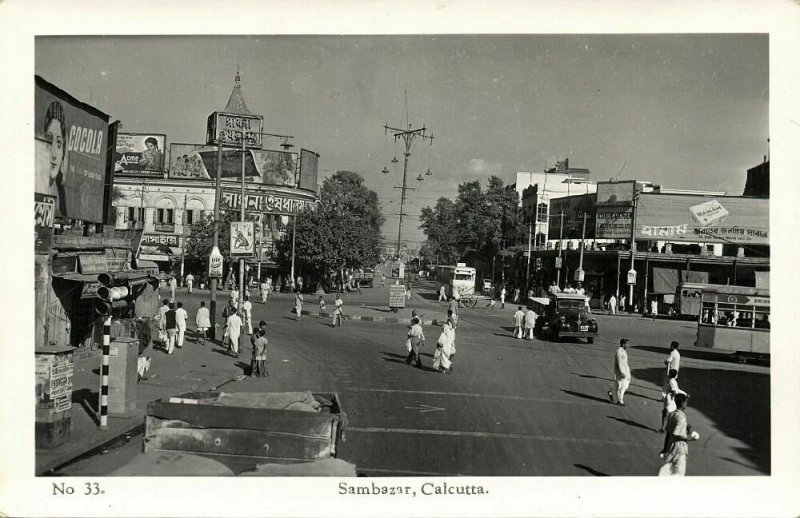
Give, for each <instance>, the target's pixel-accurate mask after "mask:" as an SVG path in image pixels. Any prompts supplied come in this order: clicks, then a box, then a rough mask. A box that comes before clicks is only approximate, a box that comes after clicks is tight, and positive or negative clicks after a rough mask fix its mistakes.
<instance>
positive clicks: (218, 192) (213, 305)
mask: <svg viewBox="0 0 800 518" xmlns="http://www.w3.org/2000/svg"><path fill="white" fill-rule="evenodd" d="M221 179H222V143H221V142H220V143H218V144H217V175H216V184H215V187H214V236H213V241H212V247H211V250H212V255H213V251H214V250H216V251H217V253H219V201H220V198H221V197H222V183H221V181H220V180H221ZM209 281H210V282H211V300H210V302H209V306H210V307H209V308H208V312H209V313H210V315H211V322H210V323H211V332H212V333H214V339H215V340H216V338H217V327H216V326H217V285H218V284H219V278H218V277H212V278H210V279H209Z"/></svg>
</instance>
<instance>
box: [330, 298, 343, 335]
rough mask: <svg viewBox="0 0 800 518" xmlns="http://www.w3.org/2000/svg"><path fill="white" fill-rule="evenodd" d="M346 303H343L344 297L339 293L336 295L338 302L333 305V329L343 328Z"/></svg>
mask: <svg viewBox="0 0 800 518" xmlns="http://www.w3.org/2000/svg"><path fill="white" fill-rule="evenodd" d="M342 306H344V302H342V296H341V295H339V294H338V293H337V294H336V300H335V301H334V303H333V322H331V327H336V326H337V325H338V326H339V327H342V317H344V309H343V308H342Z"/></svg>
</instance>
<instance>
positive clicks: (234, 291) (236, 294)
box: [231, 286, 239, 308]
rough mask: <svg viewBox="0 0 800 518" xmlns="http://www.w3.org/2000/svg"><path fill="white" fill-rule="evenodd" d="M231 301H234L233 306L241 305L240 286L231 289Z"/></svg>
mask: <svg viewBox="0 0 800 518" xmlns="http://www.w3.org/2000/svg"><path fill="white" fill-rule="evenodd" d="M231 302H232V303H233V307H235V308H238V307H239V288H237V287H236V286H234V287H233V289H232V290H231Z"/></svg>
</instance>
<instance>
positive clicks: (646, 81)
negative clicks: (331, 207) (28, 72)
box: [34, 34, 769, 248]
mask: <svg viewBox="0 0 800 518" xmlns="http://www.w3.org/2000/svg"><path fill="white" fill-rule="evenodd" d="M237 67H238V69H239V71H240V75H241V84H242V92H243V94H244V98H245V101H246V103H247V106H248V108H249V109H250V111H252V112H254V113H257V114H260V115H263V116H264V131H266V132H270V133H277V134H289V135H294V136H295V139H294V140H293V143H294V144H295V146H296V147H295V150H299V149H300V148H301V147H302V148H307V149H311V150H314V151H316V152H317V153H319V154H320V162H319V166H320V173H321V176H322V177H326V176H329V175H330V174H332V173H333V172H334V171H337V170H351V171H356V172H358V173H359V174H361V175H362V176H363V177H364V178H365V180H366V183H367V186H368V187H370V188H371V189H373V190H375V191H377V193H378V195H379V198H380V200H381V205H382V208H383V211H384V213H385V214H386V218H387V221H386V225H385V226H384V229H383V230H384V234H385V235H386V236H387V238H388V240H389V241H390V242H393V241H394V240H395V239H396V238H397V225H398V217H397V216H396V214H397V213H398V212H399V202H400V189H398V188H397V187H399V186H401V185H402V176H403V174H402V172H403V170H402V164H403V155H402V148H401V147H400V146H401V144H402V143H398V144H395V142H394V140H393V139H392V137H391V136H390V135H388V136H387V135H385V132H384V129H383V125H384V124H388V125H390V126H394V127H406V124H411V126H412V127H413V128H420V127H422V126H423V125H424V126H425V127H426V128H427V129H428V132H427V133H432V134H433V136H434V137H435V138H434V140H433V142H432V144H431V145H429V143H428V142H427V141H425V142H423V141H422V140H419V139H418V140H416V141H415V142H414V143H413V145H412V148H411V157H410V162H409V169H408V172H407V182H408V186H409V187H414V188H415V190H413V191H408V196H407V205H406V210H405V212H406V213H407V214H409V216H408V218H406V219H404V222H403V239H404V240H406V241H409V245H410V246H411V247H412V248H413V247H414V245H415V243H414V242H415V241H417V242H419V241H423V240H424V235H423V234H422V232H421V231H420V230H419V229H418V228H417V227H418V224H419V223H418V221H419V220H418V215H419V211H420V209H421V208H422V207H425V206H429V205H433V204H434V203H435V201H436V199H437V198H438V197H440V196H447V197H451V198H453V197H454V196H455V193H456V190H457V186H458V184H459V183H462V182H465V181H472V180H480V181H481V183H482V184H484V185H485V182H486V179H487V178H488V176H489V175H497V176H499V177H501V178H502V179H503V180H504V182H505V183H507V184H510V183H513V182H514V181H515V179H516V173H517V172H518V171H541V170H543V169H545V168H548V167H552V166H553V165H554V163H555V161H556V160H557V159H563V158H565V157H568V158H569V159H570V165H571V166H573V167H580V168H588V169H589V170H590V171H591V172H592V178H593V179H594V181H603V180H608V179H609V178H610V177H616V176H617V175H619V179H620V180H632V179H636V180H646V181H652V182H654V183H658V184H662V185H664V186H668V187H672V188H679V189H710V190H723V191H727V192H728V194H729V195H741V193H742V190H743V189H744V184H745V179H746V170H747V169H748V168H750V167H753V166H754V165H757V164H758V163H760V162H761V160H762V157H763V156H764V155H766V154H768V143H767V139H768V138H769V134H768V128H769V121H768V103H769V37H768V36H767V35H765V34H693V35H690V34H666V35H659V34H650V35H636V34H632V35H619V34H617V35H552V34H551V35H394V36H392V35H386V36H141V37H135V36H113V37H94V36H63V37H41V36H40V37H37V38H36V40H35V65H34V69H35V73H36V74H39V75H41V76H43V77H44V78H45V79H47V80H48V81H50V82H52V83H54V84H56V85H57V86H59V87H61V88H62V89H64V90H66V91H67V92H69V93H70V94H72V95H73V96H75V97H77V98H78V99H80V100H82V101H85V102H89V103H90V104H92V105H94V106H95V107H97V108H99V109H100V110H102V111H104V112H106V113H107V114H109V115H110V116H111V117H112V119H116V120H120V121H122V123H123V130H122V131H123V132H132V133H139V132H142V133H163V134H166V135H167V145H169V143H202V142H203V141H204V139H205V128H206V118H207V116H208V115H209V114H210V113H212V112H213V111H216V110H222V109H223V108H224V107H225V104H226V103H227V101H228V97H229V96H230V93H231V90H232V88H233V85H234V76H235V75H236V71H237ZM406 99H407V104H406ZM406 114H407V115H406ZM279 143H280V142H279V141H277V140H273V141H272V145H273V146H274V147H273V149H278V148H277V145H278V144H279ZM393 157H397V159H398V163H397V164H396V165H395V164H393V163H392V162H391V160H392V158H393ZM384 167H387V168H388V169H389V170H390V173H389V174H386V175H384V174H382V173H381V170H382V169H383V168H384ZM428 169H430V170H431V172H432V175H431V176H424V178H425V179H424V181H422V182H418V181H417V180H416V178H417V176H418V175H419V174H420V173H423V174H424V173H425V171H427V170H428ZM620 171H621V172H620Z"/></svg>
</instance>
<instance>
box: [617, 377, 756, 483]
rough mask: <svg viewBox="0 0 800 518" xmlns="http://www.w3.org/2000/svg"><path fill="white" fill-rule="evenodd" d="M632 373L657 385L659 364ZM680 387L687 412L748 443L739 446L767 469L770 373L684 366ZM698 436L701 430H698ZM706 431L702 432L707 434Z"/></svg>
mask: <svg viewBox="0 0 800 518" xmlns="http://www.w3.org/2000/svg"><path fill="white" fill-rule="evenodd" d="M633 375H634V377H636V378H638V379H641V380H648V381H650V382H652V383H655V384H656V385H657V386H660V385H661V382H662V377H663V376H664V370H663V369H662V368H661V367H657V368H648V369H634V370H633ZM678 385H679V386H680V388H681V390H684V391H685V392H687V393H688V394H689V406H688V410H687V414H688V416H689V421H690V422H691V420H692V412H693V411H697V412H702V413H703V414H704V415H705V416H706V417H708V418H709V419H710V420H712V421H713V422H714V424H715V425H716V427H717V428H718V429H719V431H720V432H722V433H724V434H726V435H727V436H729V437H733V438H734V439H738V440H740V441H741V442H743V443H744V444H746V445H747V446H748V448H743V449H742V450H741V454H742V456H744V457H746V458H747V459H748V460H750V461H751V462H752V463H753V465H754V466H756V468H757V469H758V470H759V471H761V472H763V473H767V474H768V473H770V470H771V460H770V455H771V446H770V437H771V425H770V413H771V412H770V407H771V405H770V376H769V374H762V373H758V372H748V371H744V370H731V369H714V368H696V367H689V366H685V367H684V368H682V369H681V373H680V376H679V377H678ZM699 432H700V434H701V436H702V435H703V430H699ZM708 434H709V432H706V436H708Z"/></svg>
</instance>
